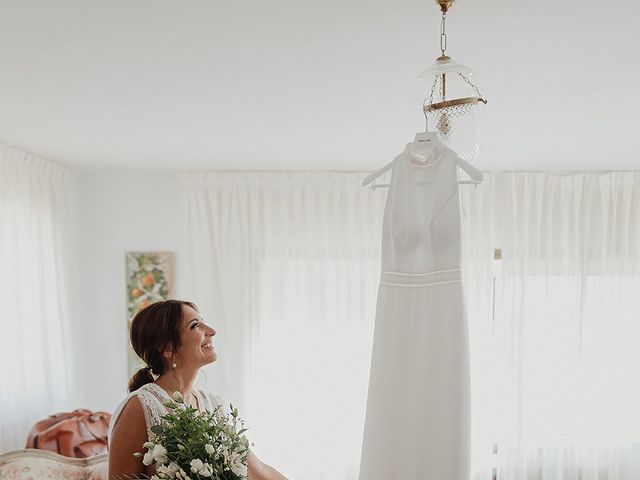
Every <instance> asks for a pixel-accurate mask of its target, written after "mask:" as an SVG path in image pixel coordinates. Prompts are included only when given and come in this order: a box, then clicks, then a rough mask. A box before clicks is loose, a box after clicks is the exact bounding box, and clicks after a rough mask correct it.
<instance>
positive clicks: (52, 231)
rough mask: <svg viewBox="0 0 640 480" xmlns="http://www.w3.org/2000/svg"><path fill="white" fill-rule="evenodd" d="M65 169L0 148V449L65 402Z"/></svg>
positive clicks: (17, 444) (16, 444)
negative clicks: (63, 252) (0, 333)
mask: <svg viewBox="0 0 640 480" xmlns="http://www.w3.org/2000/svg"><path fill="white" fill-rule="evenodd" d="M68 174H69V172H68V170H67V169H66V168H64V167H61V166H59V165H56V164H54V163H52V162H48V161H46V160H44V159H40V158H37V157H35V156H32V155H29V154H26V153H23V152H20V151H19V150H16V149H12V148H9V147H6V146H3V145H0V305H1V306H2V307H1V308H0V321H1V328H2V336H1V338H2V348H1V352H2V353H1V355H0V363H1V367H0V452H2V451H6V450H12V449H18V448H24V445H25V442H26V439H27V434H28V432H29V429H30V428H31V426H32V424H33V423H34V422H35V421H37V420H40V419H42V418H45V417H46V416H48V415H50V414H51V413H53V412H55V411H56V410H58V409H61V408H64V407H68V404H67V402H68V400H69V395H70V394H71V392H72V388H73V387H72V385H73V384H72V378H71V371H72V370H71V361H70V359H71V354H70V348H71V343H70V342H69V341H68V337H67V336H68V335H69V333H70V332H69V328H68V324H67V308H66V302H65V300H64V298H65V285H64V280H63V278H64V267H65V265H63V263H64V262H63V260H62V251H63V249H64V245H62V243H61V242H62V237H61V234H62V230H63V228H64V227H63V224H62V222H64V218H65V211H66V197H67V178H68Z"/></svg>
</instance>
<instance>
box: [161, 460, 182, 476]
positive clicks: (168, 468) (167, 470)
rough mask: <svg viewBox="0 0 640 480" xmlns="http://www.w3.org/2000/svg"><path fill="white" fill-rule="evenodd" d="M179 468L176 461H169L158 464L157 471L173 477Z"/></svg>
mask: <svg viewBox="0 0 640 480" xmlns="http://www.w3.org/2000/svg"><path fill="white" fill-rule="evenodd" d="M178 470H180V467H179V466H178V464H177V463H175V462H171V463H170V464H169V465H160V466H159V467H158V469H157V472H158V473H159V474H162V475H166V476H167V477H169V478H175V476H176V473H177V472H178Z"/></svg>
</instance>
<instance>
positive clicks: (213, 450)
mask: <svg viewBox="0 0 640 480" xmlns="http://www.w3.org/2000/svg"><path fill="white" fill-rule="evenodd" d="M204 449H205V450H206V451H207V453H208V454H209V455H213V454H214V453H216V449H215V448H213V445H209V444H208V443H207V444H206V445H205V446H204Z"/></svg>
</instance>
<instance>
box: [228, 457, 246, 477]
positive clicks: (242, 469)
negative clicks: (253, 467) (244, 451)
mask: <svg viewBox="0 0 640 480" xmlns="http://www.w3.org/2000/svg"><path fill="white" fill-rule="evenodd" d="M231 471H232V472H233V473H235V474H236V475H238V476H239V477H246V476H247V466H246V465H245V464H244V463H242V461H241V460H240V458H239V457H238V461H236V462H233V463H232V464H231Z"/></svg>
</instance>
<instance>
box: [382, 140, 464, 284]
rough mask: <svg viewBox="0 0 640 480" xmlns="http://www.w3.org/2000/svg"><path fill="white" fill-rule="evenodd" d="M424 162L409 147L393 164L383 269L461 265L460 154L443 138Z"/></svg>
mask: <svg viewBox="0 0 640 480" xmlns="http://www.w3.org/2000/svg"><path fill="white" fill-rule="evenodd" d="M427 148H429V150H426V152H425V153H426V158H427V161H426V162H425V164H423V165H421V164H420V163H419V162H418V161H416V160H415V159H413V158H412V156H411V154H410V153H409V151H408V149H407V148H405V149H404V151H403V152H402V153H401V154H400V155H398V156H397V157H396V158H395V159H394V161H393V165H392V173H391V181H390V187H389V192H388V197H387V202H386V205H385V211H384V222H383V229H382V259H381V260H382V270H383V271H387V272H400V273H410V274H415V273H428V272H433V271H442V270H449V269H458V268H460V258H461V250H460V199H459V195H458V179H457V165H456V163H455V155H456V153H455V152H454V151H453V150H451V149H449V148H448V147H446V146H445V145H444V144H443V143H442V142H440V141H439V140H437V141H435V142H433V144H431V145H430V146H429V147H427Z"/></svg>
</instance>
